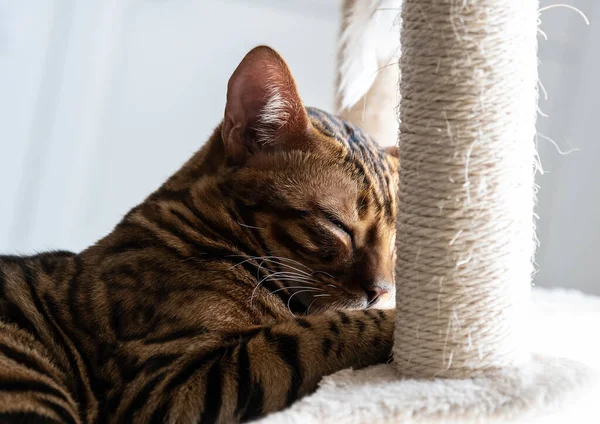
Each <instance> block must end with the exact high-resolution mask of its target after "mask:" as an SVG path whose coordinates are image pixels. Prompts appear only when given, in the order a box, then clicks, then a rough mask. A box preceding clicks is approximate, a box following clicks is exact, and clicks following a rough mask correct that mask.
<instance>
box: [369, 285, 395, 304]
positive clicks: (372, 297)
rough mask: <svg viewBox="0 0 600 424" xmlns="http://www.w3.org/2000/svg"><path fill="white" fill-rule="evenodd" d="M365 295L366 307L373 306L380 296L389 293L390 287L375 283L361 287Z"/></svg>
mask: <svg viewBox="0 0 600 424" xmlns="http://www.w3.org/2000/svg"><path fill="white" fill-rule="evenodd" d="M363 290H364V291H365V293H366V294H367V305H368V306H371V305H374V304H375V303H376V302H377V301H378V300H379V299H380V298H381V297H382V296H384V295H386V294H388V293H389V292H390V291H391V287H390V285H389V284H387V283H376V284H371V285H368V286H365V287H363Z"/></svg>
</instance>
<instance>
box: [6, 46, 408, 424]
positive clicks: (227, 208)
mask: <svg viewBox="0 0 600 424" xmlns="http://www.w3.org/2000/svg"><path fill="white" fill-rule="evenodd" d="M259 71H261V72H259ZM240 79H241V80H242V82H240ZM261 88H262V89H263V91H261ZM274 98H275V101H274V100H273V99H274ZM240 99H241V100H240ZM269 102H270V103H269ZM253 111H254V112H255V113H254V112H253ZM267 112H268V113H267ZM254 142H258V143H257V144H252V143H254ZM396 165H397V163H396V162H395V159H394V158H392V157H390V156H388V155H386V154H384V153H383V152H381V151H379V150H377V149H376V147H375V145H374V144H373V142H372V141H371V140H370V139H369V138H368V137H366V136H365V135H364V134H362V133H361V132H360V130H358V129H357V128H355V127H353V126H352V125H350V124H348V123H345V122H343V121H340V120H337V119H336V118H334V117H331V116H330V115H328V114H325V113H324V112H321V111H318V110H315V109H308V112H307V111H306V110H305V109H304V107H303V106H302V105H301V103H300V104H299V98H298V97H297V93H296V91H295V86H294V85H293V80H292V79H291V76H290V75H289V73H288V71H287V67H285V64H284V63H283V62H282V61H281V59H280V58H279V56H277V55H276V53H274V52H273V51H272V50H270V49H268V48H265V47H261V48H257V49H255V50H253V51H252V52H251V53H249V55H248V56H247V57H246V58H245V59H244V61H243V62H242V64H241V65H240V67H239V68H238V70H236V73H234V76H233V77H232V80H231V81H230V85H229V91H228V106H227V109H226V114H225V121H224V123H223V124H222V125H221V126H220V127H219V128H218V129H217V130H216V131H215V133H214V134H213V136H212V137H211V138H210V140H209V141H208V142H207V143H206V145H205V146H204V147H203V148H202V149H201V150H200V151H199V152H198V153H197V154H196V155H195V156H194V157H193V158H192V159H191V160H190V161H188V162H187V163H186V164H185V165H184V167H183V168H182V169H181V170H180V171H178V172H177V173H176V174H175V175H174V176H173V177H171V179H169V180H168V181H167V182H166V183H165V184H164V185H163V187H161V188H160V189H159V190H157V191H156V192H155V193H154V194H152V195H151V196H150V197H149V198H148V199H146V201H145V202H144V203H142V204H141V205H139V206H138V207H136V208H134V209H133V210H132V211H131V212H129V213H128V214H127V215H126V217H125V218H124V219H123V221H122V222H121V223H120V224H119V225H118V226H117V227H116V228H115V230H114V231H113V232H112V233H111V234H110V235H108V236H107V237H105V238H104V239H102V240H101V241H99V242H98V243H96V244H95V245H94V246H92V247H90V248H89V249H87V250H85V251H83V252H82V253H80V254H77V255H76V254H71V253H68V252H56V253H49V254H42V255H38V256H35V257H29V258H18V257H0V288H1V289H2V291H1V292H0V422H70V423H94V422H119V423H131V422H142V423H146V422H148V423H149V422H155V423H162V422H177V423H180V422H181V423H188V422H189V423H192V422H232V421H246V420H248V419H251V418H256V417H258V416H261V415H263V414H265V413H268V412H271V411H275V410H278V409H280V408H282V407H284V406H286V405H289V404H290V403H291V402H292V401H294V400H295V399H297V398H298V397H300V396H302V395H303V394H306V393H309V392H310V391H312V390H314V388H315V387H316V384H317V383H318V381H319V380H320V378H321V377H322V376H323V375H326V374H329V373H332V372H334V371H337V370H339V369H342V368H345V367H350V366H351V367H362V366H366V365H369V364H374V363H377V362H382V361H385V360H387V358H388V356H389V353H390V348H391V344H392V327H393V316H392V315H393V312H392V311H383V310H381V309H374V307H381V306H388V307H389V306H390V305H391V304H393V244H394V233H393V228H394V218H395V204H396V202H395V178H396V174H395V171H396V169H395V167H396ZM44 419H45V420H46V421H44ZM19 420H21V421H19Z"/></svg>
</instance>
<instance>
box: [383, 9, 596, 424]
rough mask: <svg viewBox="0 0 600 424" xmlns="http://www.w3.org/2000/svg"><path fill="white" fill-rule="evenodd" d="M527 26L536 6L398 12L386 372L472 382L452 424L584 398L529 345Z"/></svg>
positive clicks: (530, 91)
mask: <svg viewBox="0 0 600 424" xmlns="http://www.w3.org/2000/svg"><path fill="white" fill-rule="evenodd" d="M537 20H538V1H537V0H462V1H456V0H405V1H404V3H403V9H402V22H403V23H402V30H401V34H402V35H401V44H402V57H401V61H400V67H401V69H402V76H401V81H400V92H401V95H402V104H401V108H400V118H401V119H400V120H401V126H400V134H401V135H400V140H401V142H400V163H401V171H400V187H399V212H398V222H397V255H398V262H397V268H396V275H397V285H396V287H397V292H396V311H397V313H396V330H395V335H394V348H393V356H394V364H395V367H396V369H397V370H398V372H399V374H400V375H401V376H403V377H405V378H406V377H408V378H413V379H419V380H424V381H427V379H432V378H436V377H441V378H449V379H463V380H465V379H471V381H472V379H479V380H478V381H480V383H481V384H483V386H484V387H485V390H483V393H484V394H485V395H484V396H483V399H486V401H487V402H490V403H491V404H492V407H491V408H489V409H488V410H487V413H486V412H484V413H482V409H483V410H484V411H485V410H486V408H482V407H483V405H481V404H478V403H473V404H471V405H469V406H468V407H466V408H465V405H462V407H463V408H464V409H463V410H462V411H460V412H458V413H457V411H454V415H455V416H462V417H464V418H465V419H466V418H472V417H480V418H481V417H482V416H483V417H485V416H486V415H488V416H489V417H488V418H492V417H495V418H498V417H502V418H504V419H506V418H511V419H515V420H516V419H519V418H520V419H524V417H527V419H531V420H533V419H534V418H536V417H538V416H543V415H544V414H547V413H548V411H549V410H555V411H557V410H560V408H561V405H562V407H564V406H565V405H567V403H565V402H570V403H571V404H573V403H574V402H575V401H577V400H581V399H584V397H585V396H583V392H580V395H576V396H574V397H569V396H568V395H572V394H574V393H576V392H577V391H578V389H581V388H583V387H584V386H585V383H584V381H586V371H585V367H583V366H580V365H578V364H576V363H574V362H570V361H566V360H558V359H555V358H547V357H542V356H538V355H532V354H531V352H532V350H531V346H529V343H528V341H529V340H530V336H531V333H530V329H529V326H528V325H529V322H530V321H531V318H530V316H529V313H530V310H531V307H530V286H531V275H532V272H533V266H532V258H533V253H534V246H535V243H534V238H535V234H534V222H533V206H534V198H535V185H534V173H535V170H536V161H535V157H536V152H535V147H534V135H535V120H536V119H535V118H536V105H537V90H536V86H537V78H538V74H537ZM437 381H438V383H439V381H440V379H439V378H438V379H437ZM442 381H443V380H442ZM447 381H448V382H449V383H448V384H445V383H441V384H442V387H444V386H447V387H450V386H452V384H454V383H453V382H452V381H451V380H447ZM507 381H510V382H511V383H510V385H509V386H508V387H509V390H508V391H506V387H507V386H506V382H507ZM561 384H562V387H558V388H557V387H555V386H557V385H561ZM503 391H504V398H503V399H502V402H500V403H498V404H494V402H492V401H491V400H492V399H494V395H495V394H497V393H498V392H503ZM465 395H466V396H467V397H468V393H466V394H465ZM526 397H533V398H536V397H538V398H539V399H541V400H540V402H539V403H538V404H536V405H535V407H533V406H532V405H530V404H528V403H527V402H524V400H523V399H524V398H526ZM567 399H568V401H567ZM452 402H453V401H452V400H451V398H449V399H448V402H446V403H450V404H452ZM454 406H456V405H454ZM489 406H490V405H488V407H489ZM563 409H564V408H563ZM438 412H439V411H438ZM425 415H427V414H425ZM446 415H448V413H446ZM449 415H453V414H452V413H450V414H449Z"/></svg>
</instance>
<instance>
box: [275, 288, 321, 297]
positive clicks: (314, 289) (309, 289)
mask: <svg viewBox="0 0 600 424" xmlns="http://www.w3.org/2000/svg"><path fill="white" fill-rule="evenodd" d="M287 289H306V290H304V291H323V289H319V288H316V287H306V286H291V287H282V288H280V289H277V290H274V291H272V292H271V294H275V293H277V292H280V291H281V290H287ZM295 293H296V292H294V294H295ZM294 294H292V296H293V295H294ZM290 297H291V296H290Z"/></svg>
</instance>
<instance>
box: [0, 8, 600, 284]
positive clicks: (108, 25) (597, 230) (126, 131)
mask: <svg viewBox="0 0 600 424" xmlns="http://www.w3.org/2000/svg"><path fill="white" fill-rule="evenodd" d="M340 3H341V1H340V0H285V1H283V0H237V1H236V0H103V1H86V0H39V1H37V0H19V1H17V0H0V199H1V200H0V252H2V253H31V252H35V251H42V250H46V249H59V248H60V249H69V250H75V251H78V250H81V249H83V248H85V247H86V246H88V245H89V244H91V243H93V242H94V241H96V240H97V239H99V238H100V237H102V236H103V235H104V234H106V233H107V232H108V231H110V229H111V228H112V227H113V226H114V224H116V222H118V220H119V219H120V218H121V216H122V215H123V214H124V213H125V212H127V210H128V209H129V208H130V207H132V206H134V205H135V204H137V203H138V202H139V201H141V200H142V199H143V198H144V197H145V196H146V195H147V194H149V193H150V192H151V191H152V190H153V189H155V188H156V187H157V186H158V185H159V184H160V183H161V182H162V181H163V180H164V179H165V178H166V177H167V176H168V175H169V174H170V173H172V172H173V171H174V170H176V169H177V167H178V166H179V165H180V164H182V163H183V162H184V161H185V160H186V159H187V158H188V157H189V156H190V155H191V154H192V152H194V151H195V150H196V149H198V148H199V147H200V146H201V144H202V142H203V141H205V140H206V138H207V137H208V136H209V135H210V133H211V132H212V130H213V128H214V127H215V126H216V125H217V124H218V122H219V120H220V119H221V116H222V112H223V108H224V101H225V89H226V83H227V80H228V78H229V75H230V74H231V72H232V71H233V70H234V69H235V66H236V65H237V63H238V62H239V60H240V59H241V58H242V57H243V55H244V54H245V53H246V52H247V51H248V50H249V49H250V48H252V47H253V46H255V45H257V44H263V43H264V44H269V45H271V46H272V47H274V48H275V49H277V50H278V51H279V52H280V53H281V54H282V55H283V56H284V58H285V59H286V60H287V61H288V63H289V65H290V67H291V69H292V71H293V73H294V75H295V77H296V80H297V82H298V85H299V88H300V92H301V94H302V96H303V98H304V101H305V103H306V104H308V105H312V106H317V107H321V108H324V109H327V110H332V108H333V94H334V93H333V87H334V77H335V73H334V66H335V43H336V35H337V31H338V25H339V20H340V11H339V7H340ZM541 3H542V6H547V5H549V4H552V3H556V1H548V0H543V1H542V2H541ZM569 3H570V4H572V5H574V6H577V7H578V8H580V9H581V10H582V11H584V12H585V14H586V15H587V16H588V17H589V19H590V20H591V21H592V25H591V26H589V27H588V26H586V25H585V23H584V21H583V19H582V18H581V17H580V16H579V15H578V14H577V13H576V12H574V11H572V10H568V9H565V8H556V9H549V10H547V11H544V12H543V13H542V25H541V29H542V30H543V31H544V32H545V33H546V34H547V36H548V40H547V41H545V40H544V39H543V38H540V79H541V81H542V83H543V85H544V87H545V89H546V91H547V92H548V99H547V100H544V98H543V96H541V97H542V98H541V101H540V109H541V111H542V112H543V113H544V114H546V115H548V117H547V118H545V117H542V116H540V117H539V120H538V130H539V133H540V137H539V150H540V156H541V159H542V163H543V166H544V170H545V174H544V175H541V176H538V183H539V184H540V185H541V190H540V192H539V202H538V208H537V212H538V214H539V215H540V219H539V221H538V236H539V239H540V242H541V245H540V247H539V249H538V253H537V263H538V268H539V270H540V271H539V273H538V274H537V275H536V278H535V283H536V284H538V285H544V286H564V287H570V288H576V289H580V290H583V291H587V292H591V293H597V294H600V166H599V163H598V162H599V159H600V144H599V143H597V142H596V134H597V132H598V131H597V129H596V123H597V122H598V121H599V120H600V118H598V117H596V116H594V115H595V114H597V113H598V111H600V80H599V79H598V78H597V77H598V76H599V75H600V72H599V71H600V49H599V48H598V46H597V44H596V43H598V42H600V2H598V0H569ZM545 137H550V138H551V139H552V140H554V141H555V142H556V144H558V146H559V147H560V149H561V150H563V151H569V150H571V149H573V148H577V149H579V151H575V152H573V153H570V154H568V155H566V156H564V155H561V154H559V152H558V150H557V149H556V148H555V147H554V146H553V145H552V143H551V142H549V141H547V140H546V138H545Z"/></svg>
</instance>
